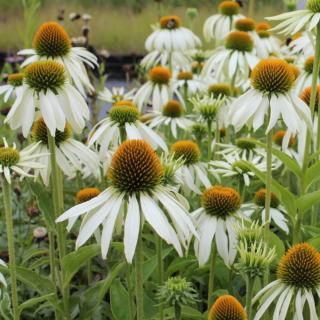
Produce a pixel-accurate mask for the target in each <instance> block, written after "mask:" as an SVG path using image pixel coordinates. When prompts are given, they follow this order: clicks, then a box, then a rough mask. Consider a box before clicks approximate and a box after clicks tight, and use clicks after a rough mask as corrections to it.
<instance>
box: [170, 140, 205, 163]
mask: <svg viewBox="0 0 320 320" xmlns="http://www.w3.org/2000/svg"><path fill="white" fill-rule="evenodd" d="M171 152H172V154H174V157H175V158H176V159H180V158H182V159H183V161H184V163H185V165H192V164H195V163H197V162H199V160H200V156H201V152H200V148H199V147H198V145H197V144H196V143H194V142H193V141H191V140H181V141H177V142H176V143H174V144H173V145H172V146H171Z"/></svg>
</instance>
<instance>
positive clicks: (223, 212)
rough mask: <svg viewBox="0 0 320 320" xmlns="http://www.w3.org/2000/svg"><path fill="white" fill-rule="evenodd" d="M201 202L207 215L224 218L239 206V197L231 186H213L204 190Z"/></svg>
mask: <svg viewBox="0 0 320 320" xmlns="http://www.w3.org/2000/svg"><path fill="white" fill-rule="evenodd" d="M201 204H202V207H203V208H204V209H205V211H206V213H207V214H208V215H210V216H215V217H220V218H226V217H227V216H230V215H232V214H234V213H235V212H236V211H237V210H238V209H239V208H240V204H241V197H240V194H239V192H237V191H236V190H235V189H233V188H229V187H222V186H213V187H210V188H209V189H207V190H205V191H204V193H203V194H202V197H201Z"/></svg>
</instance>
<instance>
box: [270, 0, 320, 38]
mask: <svg viewBox="0 0 320 320" xmlns="http://www.w3.org/2000/svg"><path fill="white" fill-rule="evenodd" d="M266 19H267V20H270V21H277V22H280V23H279V24H278V25H277V26H276V27H274V28H272V29H271V30H272V31H276V32H279V33H283V34H287V35H292V34H295V33H297V32H299V31H300V30H302V29H305V30H307V31H311V30H313V29H314V28H315V27H316V26H317V25H318V23H319V22H320V2H319V0H307V6H306V9H303V10H296V11H292V12H286V13H282V14H279V15H277V16H274V17H268V18H266Z"/></svg>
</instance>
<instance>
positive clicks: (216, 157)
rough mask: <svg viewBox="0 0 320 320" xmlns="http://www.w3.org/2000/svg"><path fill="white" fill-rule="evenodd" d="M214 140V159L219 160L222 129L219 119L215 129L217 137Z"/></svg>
mask: <svg viewBox="0 0 320 320" xmlns="http://www.w3.org/2000/svg"><path fill="white" fill-rule="evenodd" d="M214 138H215V140H216V144H215V148H214V155H213V158H214V159H215V160H217V159H218V158H219V154H218V152H219V143H220V129H219V122H218V119H216V128H215V135H214Z"/></svg>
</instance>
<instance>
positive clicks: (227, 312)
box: [208, 294, 248, 320]
mask: <svg viewBox="0 0 320 320" xmlns="http://www.w3.org/2000/svg"><path fill="white" fill-rule="evenodd" d="M220 319H221V320H222V319H223V320H247V319H248V318H247V313H246V311H245V309H244V308H243V306H242V305H241V303H240V302H239V301H238V300H237V299H236V298H235V297H233V296H231V295H228V294H225V295H223V296H220V297H219V298H218V299H217V300H216V301H215V303H214V304H213V305H212V307H211V309H210V311H209V314H208V320H220Z"/></svg>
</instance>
